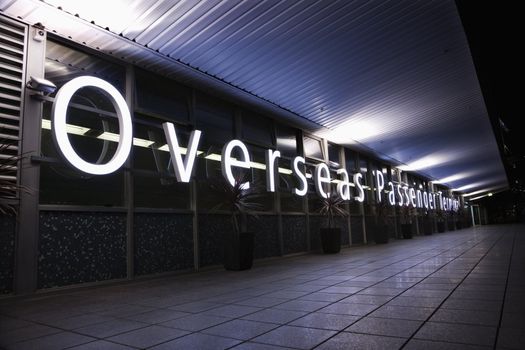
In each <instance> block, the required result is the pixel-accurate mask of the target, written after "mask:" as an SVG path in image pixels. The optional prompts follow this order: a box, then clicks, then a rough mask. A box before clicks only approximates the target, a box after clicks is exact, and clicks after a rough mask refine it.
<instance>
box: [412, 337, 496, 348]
mask: <svg viewBox="0 0 525 350" xmlns="http://www.w3.org/2000/svg"><path fill="white" fill-rule="evenodd" d="M421 349H425V350H490V349H492V347H490V346H479V345H468V344H457V343H447V342H439V341H432V340H420V339H410V341H409V342H408V344H407V345H406V346H405V347H403V350H421Z"/></svg>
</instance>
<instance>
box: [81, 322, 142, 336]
mask: <svg viewBox="0 0 525 350" xmlns="http://www.w3.org/2000/svg"><path fill="white" fill-rule="evenodd" d="M147 326H148V324H146V323H142V322H136V321H131V320H123V319H115V320H112V321H108V322H103V323H98V324H94V325H90V326H86V327H82V328H77V329H75V332H77V333H81V334H85V335H90V336H92V337H97V338H106V337H110V336H113V335H116V334H120V333H125V332H129V331H132V330H134V329H139V328H144V327H147Z"/></svg>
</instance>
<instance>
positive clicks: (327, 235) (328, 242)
mask: <svg viewBox="0 0 525 350" xmlns="http://www.w3.org/2000/svg"><path fill="white" fill-rule="evenodd" d="M343 205H344V200H343V199H342V198H341V197H339V196H338V195H337V194H336V193H334V192H332V193H331V194H330V196H328V198H323V199H322V200H321V207H320V210H319V212H320V213H321V214H323V215H324V216H325V217H326V222H327V227H324V228H321V232H320V233H321V246H322V248H323V252H324V253H325V254H336V253H339V251H341V228H339V227H334V224H335V217H336V216H343V217H344V216H347V215H348V212H347V211H346V210H345V208H344V207H343Z"/></svg>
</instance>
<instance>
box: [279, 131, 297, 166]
mask: <svg viewBox="0 0 525 350" xmlns="http://www.w3.org/2000/svg"><path fill="white" fill-rule="evenodd" d="M275 134H276V135H275V136H276V141H277V149H278V150H279V151H280V152H281V156H282V157H290V158H294V157H296V156H298V155H299V154H298V152H297V131H296V129H294V128H291V127H288V126H285V125H282V124H276V126H275ZM286 167H287V168H288V167H289V165H287V166H286Z"/></svg>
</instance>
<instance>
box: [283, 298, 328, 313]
mask: <svg viewBox="0 0 525 350" xmlns="http://www.w3.org/2000/svg"><path fill="white" fill-rule="evenodd" d="M329 304H330V303H329V302H327V301H310V300H291V301H287V302H286V303H283V304H279V305H276V306H274V309H281V310H293V311H308V312H312V311H315V310H319V309H321V308H323V307H325V306H327V305H329Z"/></svg>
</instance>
